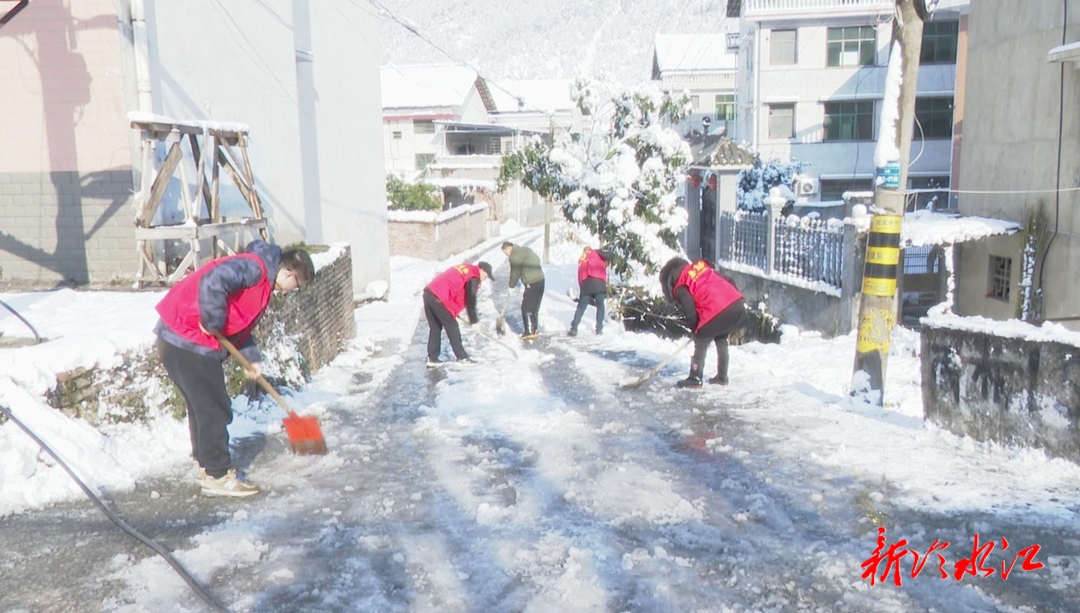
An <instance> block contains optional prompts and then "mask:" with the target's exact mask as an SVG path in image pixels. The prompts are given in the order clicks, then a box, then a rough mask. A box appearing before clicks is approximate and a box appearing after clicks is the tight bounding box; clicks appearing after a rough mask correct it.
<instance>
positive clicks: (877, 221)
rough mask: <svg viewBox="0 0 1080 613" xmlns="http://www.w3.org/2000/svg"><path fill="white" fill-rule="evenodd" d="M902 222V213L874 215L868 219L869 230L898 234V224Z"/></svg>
mask: <svg viewBox="0 0 1080 613" xmlns="http://www.w3.org/2000/svg"><path fill="white" fill-rule="evenodd" d="M903 223H904V217H903V216H902V215H875V216H874V219H873V220H871V221H870V231H871V232H879V233H881V234H900V226H901V225H902V224H903Z"/></svg>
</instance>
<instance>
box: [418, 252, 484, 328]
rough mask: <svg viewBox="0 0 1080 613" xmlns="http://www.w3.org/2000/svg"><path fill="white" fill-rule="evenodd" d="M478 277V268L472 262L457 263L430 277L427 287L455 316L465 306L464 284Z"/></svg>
mask: <svg viewBox="0 0 1080 613" xmlns="http://www.w3.org/2000/svg"><path fill="white" fill-rule="evenodd" d="M479 278H480V268H478V267H476V266H473V265H472V264H458V265H457V266H454V267H452V268H448V269H447V270H446V271H445V272H443V273H441V274H440V275H439V276H437V277H435V278H434V279H432V281H431V283H428V284H427V288H428V289H429V290H431V293H432V294H435V297H436V298H438V299H439V302H441V303H443V306H444V307H446V310H447V311H450V314H451V315H453V316H454V317H457V316H458V314H459V313H461V310H462V309H464V308H465V284H466V283H468V282H469V280H470V279H479Z"/></svg>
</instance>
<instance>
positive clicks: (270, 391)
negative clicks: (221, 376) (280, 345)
mask: <svg viewBox="0 0 1080 613" xmlns="http://www.w3.org/2000/svg"><path fill="white" fill-rule="evenodd" d="M214 336H215V337H217V339H218V342H219V343H221V344H222V346H223V347H225V348H226V349H228V350H229V353H231V354H232V357H234V358H236V361H237V362H240V365H241V366H243V367H244V370H246V371H251V370H254V369H253V368H252V367H251V362H248V361H247V358H245V357H244V356H243V355H241V354H240V351H239V350H238V349H237V348H236V346H235V345H233V344H232V343H231V342H229V339H227V338H225V336H224V335H223V334H221V333H220V332H214ZM255 380H256V381H258V382H259V386H260V387H262V388H263V389H264V390H265V391H266V393H267V394H270V396H271V397H272V398H273V399H274V401H276V402H277V403H278V404H279V405H281V408H283V409H285V410H286V411H288V412H289V415H296V412H294V411H293V410H292V409H290V408H289V405H288V404H286V403H285V399H284V398H282V397H281V394H279V393H277V390H276V389H274V386H273V385H270V382H269V381H267V380H266V379H265V378H263V376H262V375H256V376H255Z"/></svg>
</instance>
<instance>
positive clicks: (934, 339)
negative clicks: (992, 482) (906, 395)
mask: <svg viewBox="0 0 1080 613" xmlns="http://www.w3.org/2000/svg"><path fill="white" fill-rule="evenodd" d="M921 360H922V390H923V411H924V413H925V415H926V418H927V419H929V420H930V421H932V422H934V423H935V424H937V425H939V426H941V427H942V428H945V429H947V430H949V431H950V432H953V433H955V434H959V435H967V436H970V437H972V438H974V439H976V440H979V441H995V442H998V443H1001V444H1004V445H1017V446H1022V447H1034V448H1037V449H1042V450H1044V451H1045V452H1046V453H1047V454H1048V455H1050V456H1054V457H1061V458H1066V459H1069V460H1072V461H1074V462H1076V461H1080V428H1078V425H1077V424H1078V423H1080V347H1076V346H1074V345H1064V344H1061V343H1051V342H1035V341H1028V340H1025V339H1016V338H1004V337H1000V336H994V335H991V334H989V333H986V332H976V331H969V330H955V329H949V328H939V327H933V325H924V326H923V328H922V352H921Z"/></svg>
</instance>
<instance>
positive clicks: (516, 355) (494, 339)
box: [458, 317, 518, 360]
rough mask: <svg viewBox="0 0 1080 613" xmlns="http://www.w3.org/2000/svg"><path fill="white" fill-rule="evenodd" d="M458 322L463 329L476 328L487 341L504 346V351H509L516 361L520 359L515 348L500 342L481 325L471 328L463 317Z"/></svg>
mask: <svg viewBox="0 0 1080 613" xmlns="http://www.w3.org/2000/svg"><path fill="white" fill-rule="evenodd" d="M458 321H459V322H461V327H462V328H463V329H472V328H475V329H476V330H477V331H478V332H479V333H480V334H482V335H483V336H484V338H487V339H489V340H492V341H495V342H496V343H498V344H500V345H502V346H503V349H506V350H507V351H509V352H510V355H512V356H514V359H515V360H516V359H517V357H518V354H517V352H516V351H514V348H513V347H511V346H510V345H507V344H506V343H504V342H502V341H501V340H499V339H498V338H497V337H495V336H492V335H491V333H490V332H488V331H487V330H485V329H484V328H482V327H481V326H479V325H476V326H470V325H469V322H468V320H466V319H464V318H461V317H459V318H458ZM496 326H498V324H497V323H496ZM496 331H498V328H497V327H496Z"/></svg>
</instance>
